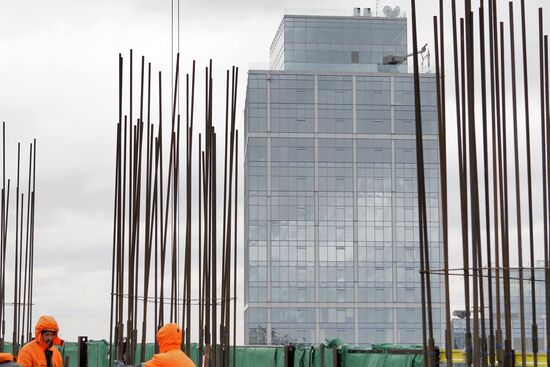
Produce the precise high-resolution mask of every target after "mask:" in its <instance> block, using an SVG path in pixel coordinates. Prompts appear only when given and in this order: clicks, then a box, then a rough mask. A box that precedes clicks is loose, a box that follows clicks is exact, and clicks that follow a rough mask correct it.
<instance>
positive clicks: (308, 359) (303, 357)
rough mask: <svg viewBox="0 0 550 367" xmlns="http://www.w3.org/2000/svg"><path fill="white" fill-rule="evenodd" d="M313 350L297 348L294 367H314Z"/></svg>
mask: <svg viewBox="0 0 550 367" xmlns="http://www.w3.org/2000/svg"><path fill="white" fill-rule="evenodd" d="M312 356H313V349H312V348H306V347H296V348H295V349H294V367H312Z"/></svg>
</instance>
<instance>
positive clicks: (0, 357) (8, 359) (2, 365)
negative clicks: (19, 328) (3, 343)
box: [0, 353, 20, 367]
mask: <svg viewBox="0 0 550 367" xmlns="http://www.w3.org/2000/svg"><path fill="white" fill-rule="evenodd" d="M0 367H20V366H19V365H18V364H17V363H15V357H14V356H13V355H12V354H11V353H0Z"/></svg>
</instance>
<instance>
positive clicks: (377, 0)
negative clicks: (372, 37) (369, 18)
mask: <svg viewBox="0 0 550 367" xmlns="http://www.w3.org/2000/svg"><path fill="white" fill-rule="evenodd" d="M378 5H380V0H376V16H378Z"/></svg>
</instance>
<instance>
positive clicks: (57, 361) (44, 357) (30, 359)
mask: <svg viewBox="0 0 550 367" xmlns="http://www.w3.org/2000/svg"><path fill="white" fill-rule="evenodd" d="M34 332H35V339H34V340H33V341H31V342H28V343H27V344H25V345H24V346H23V348H21V350H20V351H19V355H18V356H17V362H18V363H19V364H20V365H21V367H63V358H62V357H61V353H60V352H59V350H58V349H57V348H56V347H55V346H54V345H59V346H62V345H63V340H61V339H59V337H58V336H57V333H58V332H59V326H58V325H57V321H55V319H54V318H53V317H51V316H40V318H39V319H38V322H37V323H36V326H35V328H34Z"/></svg>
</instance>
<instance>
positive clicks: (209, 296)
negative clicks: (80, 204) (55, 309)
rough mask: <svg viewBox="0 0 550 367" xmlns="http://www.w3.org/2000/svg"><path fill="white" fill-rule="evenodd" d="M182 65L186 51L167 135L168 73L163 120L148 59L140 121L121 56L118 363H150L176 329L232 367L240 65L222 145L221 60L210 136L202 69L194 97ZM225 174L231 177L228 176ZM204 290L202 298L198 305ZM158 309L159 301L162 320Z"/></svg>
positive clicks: (190, 76)
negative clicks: (169, 327)
mask: <svg viewBox="0 0 550 367" xmlns="http://www.w3.org/2000/svg"><path fill="white" fill-rule="evenodd" d="M179 58H180V57H179V53H178V54H177V57H176V62H175V76H174V79H173V81H172V83H173V90H172V93H171V95H170V103H169V106H170V110H171V114H170V116H169V118H170V125H169V129H168V131H166V128H165V127H164V126H163V105H164V104H163V97H162V74H161V72H159V73H158V101H157V104H156V107H157V108H158V110H157V112H156V113H153V112H152V109H153V108H152V104H151V98H152V93H153V89H152V87H151V78H152V74H151V64H150V63H149V64H148V65H147V76H146V75H145V74H146V71H145V59H144V57H142V58H141V76H140V89H139V114H138V116H134V114H133V110H134V103H133V96H134V90H133V89H134V86H133V79H134V77H133V52H132V51H130V60H129V64H130V65H129V72H128V74H129V86H128V92H127V95H126V96H125V95H124V86H123V84H124V83H123V76H124V70H123V64H124V62H123V58H122V56H121V55H119V101H118V103H119V116H118V123H117V125H116V126H117V129H116V131H117V138H116V159H115V197H114V225H113V249H112V280H111V289H112V292H111V326H110V345H111V350H110V361H113V360H114V359H117V360H120V361H123V362H125V363H127V364H134V363H138V362H143V361H144V360H145V357H146V355H145V346H146V343H147V342H150V341H151V340H152V339H153V338H154V333H153V335H151V334H148V330H151V329H152V330H154V331H156V330H158V329H159V328H160V327H162V325H163V324H165V323H167V322H174V323H178V324H180V325H181V327H182V330H183V331H184V342H183V344H182V350H183V351H184V352H185V353H187V354H188V355H190V350H191V330H192V329H193V328H195V329H194V330H195V331H196V332H197V335H198V338H199V351H200V354H201V355H202V354H203V353H204V352H205V351H210V352H209V353H210V356H209V359H210V366H229V361H230V357H229V356H230V348H231V346H234V345H235V337H236V334H235V318H236V313H235V310H236V279H237V272H236V271H237V267H236V263H237V251H236V248H237V214H238V213H237V199H238V191H239V187H238V180H237V175H238V170H237V165H238V153H237V152H238V131H237V130H236V127H235V122H236V103H237V78H238V68H235V67H233V68H232V70H231V72H230V71H227V73H226V86H225V93H226V95H225V97H226V99H225V100H226V105H225V133H224V135H222V136H223V138H222V139H218V138H217V136H218V133H217V132H216V127H215V124H214V118H213V112H214V106H213V99H214V98H213V97H214V80H213V77H212V61H210V63H209V65H208V67H206V68H205V74H204V87H205V95H204V126H203V130H202V133H197V130H199V128H200V126H199V127H197V124H196V123H195V121H194V120H195V100H196V99H197V98H196V96H195V86H196V83H197V80H196V79H198V78H196V71H195V62H193V64H192V67H191V68H190V73H187V74H186V75H185V92H184V93H180V89H181V87H180V84H181V83H180V61H179ZM180 95H183V98H184V101H185V102H184V103H185V111H184V114H183V116H182V115H181V114H180V113H179V104H180V103H179V102H180ZM125 97H126V98H127V103H126V106H127V111H126V112H124V108H123V106H124V105H125V103H124V100H123V99H124V98H125ZM136 109H137V108H136ZM182 120H183V121H182ZM181 122H184V123H185V131H184V132H183V133H184V134H185V139H183V138H180V136H181V133H180V131H181ZM155 123H156V126H155ZM166 137H168V141H169V143H168V144H167V143H166V142H165V138H166ZM197 138H198V144H196V143H195V144H196V146H198V149H197V150H196V151H194V148H193V145H194V140H196V139H197ZM183 141H185V144H184V145H183V144H182V142H183ZM219 147H221V150H220V153H217V152H218V149H219ZM167 153H168V156H166V154H167ZM222 158H223V161H221V162H220V160H221V159H222ZM166 164H167V167H168V168H167V169H166V168H165V167H166ZM222 166H223V167H222ZM221 168H223V180H220V179H219V178H218V177H219V174H220V173H221ZM222 185H223V186H222ZM181 190H184V193H182V192H181ZM221 197H223V202H222V201H221V200H220V199H219V198H221ZM220 204H221V205H220ZM220 209H221V210H220ZM220 230H221V231H220ZM220 250H221V253H220ZM168 272H169V273H170V274H169V275H168V274H167V273H168ZM193 282H196V283H193ZM232 285H233V287H231V286H232ZM151 288H153V289H151ZM167 288H168V289H169V293H168V289H167ZM194 293H197V294H198V297H197V296H195V298H193V294H194ZM149 303H152V304H153V305H152V307H153V312H152V315H151V311H150V310H149ZM192 306H194V307H192ZM231 310H233V315H231ZM193 320H195V321H198V322H195V323H193ZM231 331H233V340H231V334H230V333H231ZM139 337H140V339H138V338H139ZM138 341H139V342H138ZM206 346H210V347H208V348H206ZM138 347H139V349H138ZM138 350H139V354H138ZM233 355H234V354H233ZM200 364H201V362H200V361H199V365H200Z"/></svg>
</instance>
